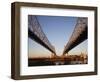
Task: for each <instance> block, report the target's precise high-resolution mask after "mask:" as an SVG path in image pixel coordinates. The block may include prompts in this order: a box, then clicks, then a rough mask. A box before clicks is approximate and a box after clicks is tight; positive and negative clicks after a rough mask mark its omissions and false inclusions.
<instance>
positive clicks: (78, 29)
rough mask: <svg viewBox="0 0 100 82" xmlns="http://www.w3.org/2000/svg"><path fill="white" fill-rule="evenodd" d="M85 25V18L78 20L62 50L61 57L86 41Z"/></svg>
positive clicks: (86, 20) (86, 29) (86, 22)
mask: <svg viewBox="0 0 100 82" xmlns="http://www.w3.org/2000/svg"><path fill="white" fill-rule="evenodd" d="M87 24H88V19H87V18H85V17H81V18H78V20H77V24H76V26H75V29H74V31H73V33H72V35H71V37H70V39H69V41H68V43H67V44H66V46H65V48H64V51H63V55H64V54H66V53H67V52H68V51H70V50H71V49H72V48H74V47H75V46H77V45H78V44H80V43H81V42H83V41H84V40H86V39H87V31H88V28H87V27H88V26H87Z"/></svg>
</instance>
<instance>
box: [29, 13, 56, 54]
mask: <svg viewBox="0 0 100 82" xmlns="http://www.w3.org/2000/svg"><path fill="white" fill-rule="evenodd" d="M28 36H29V37H30V38H31V39H34V40H35V41H36V42H38V43H39V44H41V45H42V46H44V47H45V48H47V49H48V50H49V51H51V52H52V53H54V54H56V52H55V48H54V46H52V45H51V43H50V42H49V40H48V38H47V37H46V35H45V33H44V32H43V30H42V28H41V25H40V24H39V22H38V19H37V17H36V16H33V15H29V16H28Z"/></svg>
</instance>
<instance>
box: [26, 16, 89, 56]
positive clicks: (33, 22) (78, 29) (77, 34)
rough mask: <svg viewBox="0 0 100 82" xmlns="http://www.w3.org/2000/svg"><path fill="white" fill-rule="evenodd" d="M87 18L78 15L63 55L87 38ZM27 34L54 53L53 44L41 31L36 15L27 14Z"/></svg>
mask: <svg viewBox="0 0 100 82" xmlns="http://www.w3.org/2000/svg"><path fill="white" fill-rule="evenodd" d="M87 23H88V20H87V18H85V17H80V18H78V20H77V23H76V25H75V28H74V31H73V33H72V35H71V37H70V39H69V41H68V43H67V44H66V46H65V48H64V51H63V54H62V55H65V54H66V53H68V52H69V51H70V50H71V49H73V48H74V47H76V46H77V45H79V44H80V43H82V42H83V41H84V40H86V39H87V35H88V32H87V31H88V28H87V27H88V26H87ZM28 36H29V37H30V38H31V39H32V40H35V41H36V42H37V43H39V44H40V45H42V46H43V47H45V48H46V49H48V50H49V51H51V52H52V53H53V54H55V55H56V52H55V48H54V46H53V45H52V44H51V43H50V41H49V40H48V38H47V37H46V35H45V33H44V32H43V30H42V28H41V25H40V23H39V21H38V19H37V17H36V16H33V15H29V16H28Z"/></svg>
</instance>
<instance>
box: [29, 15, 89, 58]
mask: <svg viewBox="0 0 100 82" xmlns="http://www.w3.org/2000/svg"><path fill="white" fill-rule="evenodd" d="M37 19H38V21H39V23H40V25H41V27H42V29H43V32H44V33H45V35H46V36H47V38H48V40H49V41H50V43H51V44H52V45H53V46H54V47H55V50H56V53H57V55H58V56H61V55H62V52H63V49H64V46H65V45H66V44H67V42H68V40H69V38H70V36H71V34H72V32H73V30H74V28H75V25H76V22H77V19H78V17H63V16H62V17H60V16H37ZM28 44H29V45H28V46H29V58H32V57H49V56H50V55H51V52H50V51H48V50H47V49H45V48H44V47H42V46H41V45H40V44H38V43H36V42H35V41H33V40H32V39H30V38H28ZM87 45H88V40H85V41H84V42H82V43H81V44H79V45H78V46H76V47H75V48H73V49H72V50H71V51H69V54H71V55H74V54H75V55H76V54H80V53H81V52H83V53H87Z"/></svg>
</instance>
